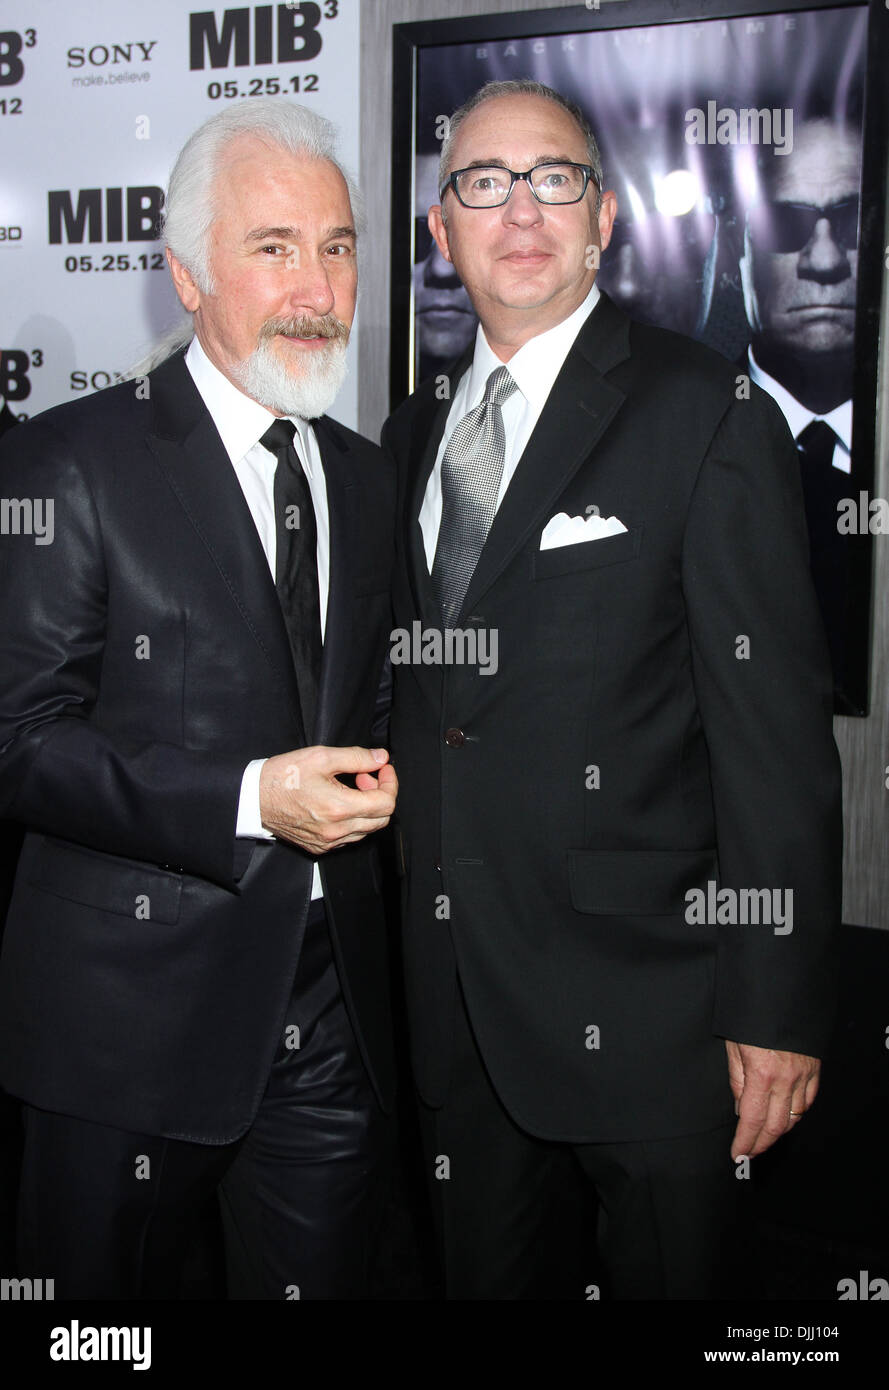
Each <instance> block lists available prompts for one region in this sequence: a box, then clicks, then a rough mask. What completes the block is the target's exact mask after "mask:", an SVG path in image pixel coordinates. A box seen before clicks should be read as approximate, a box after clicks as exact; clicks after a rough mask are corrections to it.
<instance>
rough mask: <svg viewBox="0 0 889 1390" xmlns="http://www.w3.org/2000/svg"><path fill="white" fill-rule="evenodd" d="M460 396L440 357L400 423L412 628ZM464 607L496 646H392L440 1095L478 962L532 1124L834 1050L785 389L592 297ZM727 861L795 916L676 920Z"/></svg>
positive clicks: (492, 1022) (494, 1047)
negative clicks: (429, 658) (782, 925)
mask: <svg viewBox="0 0 889 1390" xmlns="http://www.w3.org/2000/svg"><path fill="white" fill-rule="evenodd" d="M465 365H466V360H465V359H464V362H463V363H461V364H460V367H458V369H457V370H456V371H455V372H454V374H453V376H452V379H451V385H452V392H451V394H453V388H455V387H456V383H457V381H458V380H459V376H460V374H461V371H462V369H463V368H464V367H465ZM742 394H743V393H742ZM448 409H449V402H448V401H440V400H438V399H437V397H436V388H435V383H428V384H427V385H425V386H423V387H421V388H420V390H419V391H418V392H417V393H416V394H415V395H414V396H413V397H412V398H411V399H410V400H408V401H407V402H406V403H405V404H404V405H403V406H402V407H401V408H400V409H399V410H397V411H396V412H395V414H394V415H393V416H392V418H391V419H390V420H389V421H388V423H387V425H386V427H385V429H384V445H385V446H386V447H387V448H388V450H389V451H390V452H391V453H392V454H393V455H394V457H395V459H396V460H397V465H398V469H399V487H400V501H399V508H400V514H401V523H400V527H399V531H400V556H399V560H398V563H397V572H396V580H395V621H396V624H397V626H398V627H399V628H405V629H408V630H409V629H410V627H411V624H412V623H413V622H419V623H421V624H422V626H423V627H424V628H425V627H429V628H432V627H435V626H436V625H438V626H440V623H441V619H440V616H439V614H438V611H437V608H436V602H435V596H434V592H433V589H432V586H431V582H430V579H429V575H428V571H427V568H426V563H425V557H424V553H423V543H422V536H421V533H420V527H419V523H418V519H417V518H418V515H419V511H420V505H421V502H422V498H423V494H424V492H425V488H426V483H427V480H428V476H429V472H430V469H431V468H432V465H433V462H434V459H435V455H436V451H437V448H438V444H439V441H440V439H441V434H442V430H443V428H444V423H445V419H446V416H447V411H448ZM591 506H596V507H598V509H599V512H600V513H601V515H602V516H603V517H607V516H609V515H611V514H614V515H616V516H617V517H618V518H620V520H621V521H623V523H624V524H625V526H626V527H627V530H626V532H625V533H624V534H620V535H616V536H613V537H609V538H605V539H600V540H596V541H593V542H589V543H585V544H579V545H574V546H570V547H568V548H564V549H552V550H545V551H541V549H540V536H541V532H542V530H543V528H544V526H545V524H546V523H547V521H548V520H549V519H550V518H551V517H553V516H554V515H555V514H556V513H557V512H567V513H568V514H569V515H571V516H584V515H586V514H587V511H588V508H589V507H591ZM456 625H457V626H459V627H462V628H464V629H466V628H471V627H484V628H489V629H496V631H497V634H498V642H499V650H498V669H497V671H496V674H484V673H483V672H482V671H481V669H480V668H479V667H478V666H472V665H468V664H452V665H443V666H442V665H439V666H435V665H428V664H423V663H418V664H413V665H412V664H401V665H397V666H395V668H394V674H395V687H394V705H393V715H392V732H391V743H392V749H393V757H394V760H395V763H396V766H397V768H398V771H399V776H400V784H401V791H400V799H399V810H398V825H399V836H400V843H401V867H402V871H403V873H404V875H405V893H404V901H405V946H404V952H405V966H406V973H407V983H408V995H409V1006H410V1021H411V1031H412V1039H413V1042H412V1046H413V1059H414V1066H415V1071H416V1076H417V1079H418V1083H419V1087H420V1091H421V1094H422V1095H423V1097H424V1098H425V1099H426V1101H427V1102H429V1103H430V1104H433V1105H437V1104H441V1103H442V1101H443V1100H444V1099H445V1097H446V1095H447V1089H448V1080H449V1071H450V1036H451V1028H452V1019H453V1012H454V999H455V989H456V985H457V976H458V971H459V978H460V980H461V982H462V986H463V990H464V993H465V998H466V1001H467V1005H468V1009H469V1013H470V1016H471V1019H472V1022H473V1025H474V1028H475V1031H476V1035H477V1039H478V1042H479V1045H480V1048H481V1051H482V1054H483V1056H484V1058H485V1061H486V1063H487V1066H488V1069H489V1071H490V1075H491V1077H492V1080H493V1082H494V1086H495V1088H496V1089H497V1091H498V1093H499V1095H500V1097H501V1099H502V1101H503V1102H504V1104H505V1105H506V1107H507V1109H508V1110H509V1111H510V1113H511V1114H512V1115H513V1117H514V1118H515V1119H516V1120H517V1121H518V1122H519V1123H520V1124H521V1125H523V1126H524V1127H525V1128H526V1129H528V1130H529V1131H531V1132H532V1133H534V1134H537V1135H540V1136H543V1137H545V1138H549V1139H556V1140H569V1141H574V1142H594V1141H610V1140H614V1141H621V1140H635V1139H641V1138H646V1137H648V1138H653V1137H659V1136H662V1137H666V1136H670V1135H678V1134H682V1133H692V1132H695V1131H696V1130H703V1129H705V1128H708V1127H710V1126H715V1125H717V1124H719V1123H721V1122H724V1121H728V1120H731V1118H732V1116H733V1104H732V1099H731V1095H730V1092H729V1087H728V1081H727V1070H726V1056H725V1046H724V1039H726V1038H730V1039H734V1040H736V1041H739V1042H746V1043H752V1044H757V1045H759V1046H763V1047H772V1048H786V1049H791V1050H796V1051H800V1052H806V1053H811V1054H815V1055H820V1054H821V1052H822V1050H823V1048H824V1045H825V1043H826V1041H827V1038H828V1036H829V1032H830V1026H831V1011H832V997H833V943H834V939H835V935H834V929H835V927H836V926H837V925H838V923H839V915H840V857H841V843H842V842H841V810H840V771H839V762H838V757H837V753H836V748H835V746H834V743H833V738H832V726H831V682H830V676H829V671H828V664H827V656H826V649H825V643H824V637H823V631H822V628H821V625H820V622H819V619H818V615H817V612H816V605H815V600H814V596H813V591H812V585H811V580H810V577H809V573H808V564H807V550H806V538H805V521H804V517H803V511H802V505H801V499H800V483H799V467H798V465H797V460H796V453H795V450H794V447H793V443H792V440H791V439H790V436H789V434H788V431H787V428H786V425H785V423H784V420H783V417H782V416H781V413H780V411H779V410H778V408H777V406H776V405H775V404H774V402H773V401H772V400H771V399H770V398H769V397H768V396H766V395H765V394H764V393H762V392H760V391H758V390H756V389H755V388H754V390H753V392H752V395H751V397H750V399H748V400H745V399H738V397H737V395H736V383H735V369H734V368H733V367H732V365H731V364H730V363H728V362H727V361H726V360H725V359H724V358H722V357H720V356H718V355H717V354H714V353H712V352H711V351H709V350H708V349H706V348H703V347H701V346H700V345H699V344H696V343H694V342H692V341H691V340H689V339H685V338H682V337H679V336H678V335H675V334H672V333H669V332H665V331H663V330H660V329H654V328H648V327H643V326H641V325H637V324H634V323H632V322H631V321H630V320H629V319H628V318H627V317H626V315H625V314H624V313H623V312H622V311H621V310H619V309H618V308H617V307H616V306H615V305H614V304H613V302H612V301H611V300H609V299H608V297H607V296H605V295H603V296H602V299H601V300H600V302H599V304H598V305H597V307H596V309H595V310H594V312H593V313H592V315H591V316H590V318H589V319H588V321H587V322H586V324H585V325H584V327H583V328H582V329H581V332H580V334H579V336H578V338H577V340H576V342H575V344H574V346H573V348H572V350H571V352H570V353H569V355H568V357H567V359H566V361H565V364H564V366H563V368H562V371H561V372H560V374H559V376H558V379H557V381H556V383H555V385H554V387H553V389H552V392H551V394H550V396H549V399H548V401H547V404H546V406H545V408H544V410H543V413H542V414H541V416H540V419H539V422H538V424H537V426H536V428H535V430H534V433H533V435H532V437H531V439H530V441H529V443H528V445H527V448H526V450H525V452H524V454H523V456H522V458H521V460H520V462H519V465H518V468H517V470H516V472H515V475H514V477H513V479H512V481H511V483H510V486H509V489H508V491H507V492H506V494H505V497H504V499H503V502H502V504H501V506H500V508H499V510H498V512H497V515H496V517H495V519H494V522H493V525H492V527H491V531H490V534H489V536H488V540H487V543H486V545H485V547H484V550H483V552H482V555H481V558H480V560H479V563H478V567H477V569H476V571H475V574H474V577H473V579H472V582H471V584H470V587H469V591H468V593H467V596H466V601H465V604H464V607H463V611H462V615H461V618H460V619H459V621H458V623H457V624H456ZM745 637H746V638H747V639H749V657H745V655H744V654H745V651H746V649H747V648H746V644H745V643H744V642H743V640H742V639H743V638H745ZM449 730H452V731H457V732H456V733H454V734H452V735H451V736H450V737H448V731H449ZM710 882H712V883H714V884H715V885H716V889H714V890H713V891H717V890H720V891H721V890H722V889H724V888H730V889H734V890H736V891H740V890H742V889H760V888H762V889H778V890H781V892H782V893H784V894H786V892H787V891H788V890H790V891H792V893H793V898H792V906H793V921H792V927H793V929H792V932H790V933H789V934H775V932H774V928H773V926H768V925H762V924H761V925H740V924H738V925H728V924H720V923H717V922H715V921H714V922H711V923H709V924H696V923H694V922H693V921H689V920H686V910H687V908H688V907H689V905H690V903H689V900H687V898H686V894H687V893H688V891H689V890H690V889H693V888H699V889H702V890H704V891H706V889H707V884H708V883H710ZM745 901H746V902H747V904H748V906H747V912H748V915H752V910H751V908H750V905H749V904H750V900H749V899H745ZM760 901H762V900H760ZM774 901H775V902H776V905H777V907H778V911H779V913H780V912H782V911H783V909H784V907H785V905H786V902H787V899H786V896H785V897H784V898H781V899H777V900H774ZM737 902H738V906H739V915H740V914H741V907H740V904H741V899H740V897H739V898H738V899H737Z"/></svg>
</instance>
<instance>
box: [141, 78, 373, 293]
mask: <svg viewBox="0 0 889 1390" xmlns="http://www.w3.org/2000/svg"><path fill="white" fill-rule="evenodd" d="M244 135H252V136H255V137H256V138H258V139H260V140H264V141H265V142H266V143H267V144H269V145H273V146H277V147H278V148H280V149H282V150H287V151H288V152H289V153H290V154H299V155H310V156H312V157H314V158H315V159H326V160H328V161H329V162H330V163H331V164H332V165H333V166H334V167H335V168H336V169H338V170H339V172H340V173H341V174H342V176H343V178H344V179H345V181H346V187H347V188H348V190H349V199H350V201H351V204H352V216H353V218H354V221H355V227H356V230H357V231H359V232H360V231H361V230H362V227H363V225H364V207H363V201H362V198H361V194H360V193H359V191H358V187H357V185H356V183H355V180H354V179H353V178H352V176H351V174H350V173H349V172H348V170H346V169H345V168H343V166H342V164H340V162H339V161H338V159H337V158H336V145H337V133H336V128H335V126H334V125H333V124H332V123H331V122H330V121H328V120H327V119H326V117H324V116H320V115H319V114H318V113H317V112H316V111H312V110H310V109H309V107H308V106H299V105H297V103H296V102H294V101H285V100H283V99H282V98H280V97H257V98H255V99H254V98H248V99H247V100H245V101H241V102H239V103H238V104H237V105H236V106H228V107H226V108H225V110H224V111H220V112H218V114H217V115H215V116H211V117H210V119H209V120H208V121H205V122H204V124H203V125H201V126H198V128H197V130H196V131H195V132H194V134H193V135H192V136H190V137H189V139H188V140H187V141H186V142H185V145H184V146H183V148H182V150H181V152H180V154H179V157H178V158H177V160H176V163H175V164H174V165H173V170H172V173H171V174H170V182H169V186H168V189H167V199H166V206H165V211H164V242H165V244H166V245H167V246H168V247H169V249H170V250H171V251H172V253H173V255H174V256H175V257H176V259H177V260H178V261H180V262H181V263H182V265H184V266H185V268H186V270H188V271H189V273H190V275H191V277H192V279H193V280H194V282H195V284H196V285H197V287H198V289H199V290H201V291H202V293H204V294H212V292H213V277H212V274H211V271H210V254H209V253H210V228H211V227H212V225H213V220H214V217H215V215H216V204H215V194H216V187H217V176H218V174H219V172H220V167H221V164H222V160H223V156H224V154H225V151H226V149H227V147H228V146H229V145H230V144H231V143H232V141H234V140H237V139H238V138H239V137H240V136H244Z"/></svg>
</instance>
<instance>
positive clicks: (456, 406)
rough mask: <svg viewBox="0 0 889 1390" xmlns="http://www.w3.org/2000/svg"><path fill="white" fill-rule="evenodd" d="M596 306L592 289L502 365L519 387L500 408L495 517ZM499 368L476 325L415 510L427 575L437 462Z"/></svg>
mask: <svg viewBox="0 0 889 1390" xmlns="http://www.w3.org/2000/svg"><path fill="white" fill-rule="evenodd" d="M598 302H599V287H598V285H593V287H592V289H591V290H590V292H589V294H588V295H587V297H586V299H585V300H584V301H583V303H582V304H581V305H579V306H578V307H577V308H576V309H575V310H574V313H573V314H569V315H568V317H567V318H566V319H563V320H562V322H561V323H557V324H556V326H555V328H548V329H547V330H546V332H545V333H538V335H537V337H536V338H529V340H528V342H527V343H525V344H524V345H523V346H522V347H520V348H519V350H518V352H516V353H515V354H514V355H513V356H512V357H511V358H510V359H509V361H508V362H507V363H506V364H505V365H506V366H507V367H508V368H509V373H510V376H511V377H512V379H513V381H514V382H515V384H516V386H517V387H518V388H519V389H518V390H517V391H513V393H512V395H511V396H510V397H509V399H508V400H506V401H504V402H503V405H502V406H501V407H500V409H501V411H502V414H503V432H504V435H505V442H506V457H505V459H504V463H503V475H502V477H501V479H500V491H499V492H498V494H497V504H496V506H495V508H494V510H495V512H496V511H497V509H498V508H499V506H500V503H501V502H502V501H503V498H504V496H505V494H506V489H507V488H508V487H509V484H510V483H511V481H512V477H513V474H514V473H515V471H516V467H517V466H518V462H519V459H520V458H521V457H522V454H523V453H524V451H525V446H526V444H527V443H528V440H529V439H530V438H531V434H532V431H533V429H534V426H535V425H536V424H537V421H538V420H539V419H540V415H541V412H542V410H543V407H544V406H545V405H546V402H547V398H548V396H549V393H550V391H551V390H552V389H553V385H554V384H555V380H556V377H557V376H558V375H559V372H560V371H561V370H562V367H563V366H564V364H565V358H566V357H567V356H568V353H569V352H570V351H571V349H572V347H573V346H574V340H575V338H576V337H577V335H578V333H579V332H580V330H581V328H582V327H583V325H584V324H585V323H586V321H587V319H588V318H589V316H590V314H591V313H592V312H593V310H594V309H595V307H596V305H597V304H598ZM503 365H504V363H503V362H502V361H501V360H500V358H499V357H498V356H497V355H496V353H495V352H493V351H492V349H491V347H490V345H489V343H488V340H487V338H486V337H485V330H484V329H483V328H482V326H481V324H479V326H478V329H477V331H476V335H475V353H474V355H473V358H472V365H471V366H470V367H469V370H468V371H466V372H464V374H463V376H462V377H461V378H460V384H459V386H458V387H457V389H456V391H455V392H454V399H453V402H452V404H451V408H450V410H449V411H448V418H447V422H446V424H445V428H444V434H443V435H442V437H441V443H440V445H439V448H438V454H437V455H436V459H435V467H434V468H433V470H432V472H431V473H430V474H429V482H428V483H427V485H426V492H425V495H424V497H423V505H422V507H421V508H420V529H421V530H422V532H423V544H424V547H425V550H426V563H427V564H428V566H429V572H430V574H431V573H432V561H433V559H434V558H435V547H436V545H437V544H438V530H439V527H440V526H441V461H442V459H443V458H444V453H445V449H446V448H447V447H448V442H449V440H450V438H451V435H452V434H453V432H454V430H455V428H456V427H457V425H458V424H459V422H460V421H461V420H462V419H463V416H464V415H468V414H469V412H470V410H474V409H475V407H476V406H477V405H480V404H481V402H482V399H483V397H484V394H485V383H486V382H487V380H488V377H489V376H490V375H491V373H492V372H494V371H496V370H497V368H498V367H502V366H503Z"/></svg>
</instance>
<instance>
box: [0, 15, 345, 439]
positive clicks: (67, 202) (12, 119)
mask: <svg viewBox="0 0 889 1390" xmlns="http://www.w3.org/2000/svg"><path fill="white" fill-rule="evenodd" d="M358 7H359V0H318V3H302V4H299V3H290V4H279V5H251V6H243V7H238V8H232V9H222V8H217V9H203V8H201V7H200V4H199V3H196V4H193V5H191V6H190V5H189V4H188V0H152V3H151V4H145V3H143V0H3V4H2V10H0V397H2V398H4V399H5V400H6V401H7V402H8V404H9V407H10V409H12V410H13V411H14V412H15V413H16V414H17V415H19V416H22V417H25V416H29V415H35V414H36V413H37V412H38V411H40V410H45V409H47V408H48V407H49V406H51V405H57V404H59V403H60V402H62V401H68V400H77V399H78V398H79V397H80V396H83V395H85V394H86V393H87V392H89V391H94V390H99V389H101V388H102V387H103V386H107V385H108V384H110V383H112V382H113V381H114V380H115V379H116V378H117V376H118V375H119V374H121V373H124V372H126V371H127V369H128V368H130V367H131V366H132V365H133V364H135V363H136V362H138V361H139V360H140V359H141V358H142V357H143V356H144V355H145V354H146V352H147V351H148V350H150V348H151V347H152V345H153V344H154V343H155V342H156V341H157V339H158V338H159V337H160V336H161V335H162V334H163V333H164V332H166V331H168V330H169V329H170V328H171V326H173V325H174V324H175V323H176V322H177V321H178V320H179V319H180V318H181V310H180V309H179V306H178V301H177V299H176V296H175V294H174V292H173V289H172V285H171V284H170V279H169V272H168V271H167V267H166V263H165V261H164V257H163V254H162V246H161V242H160V240H159V238H158V216H159V214H160V212H161V211H162V207H163V190H164V187H165V184H166V180H167V176H168V174H169V171H170V168H171V166H172V163H173V160H174V159H175V156H176V154H177V152H178V150H179V149H180V147H181V146H182V145H183V143H184V142H185V139H186V138H187V136H188V135H189V134H190V132H191V131H192V130H193V129H194V128H195V127H196V126H198V125H199V124H200V123H201V122H202V121H203V120H205V119H206V118H207V117H208V116H211V115H213V114H214V112H216V111H219V110H220V109H221V108H223V107H225V106H227V105H229V104H230V103H232V102H237V101H250V100H251V99H253V98H255V97H257V96H276V97H278V98H280V100H282V101H286V100H288V99H289V100H292V101H298V102H303V103H304V104H305V105H307V106H311V107H312V108H313V109H314V110H317V111H319V112H321V113H322V114H323V115H325V116H328V117H329V118H330V119H331V120H333V121H334V122H335V124H336V125H337V127H338V129H339V131H340V137H341V138H340V154H341V157H342V159H343V161H344V163H345V164H346V165H347V166H348V167H349V168H350V169H351V170H353V171H357V168H358V139H359V21H358ZM356 339H357V334H355V333H354V332H353V335H352V346H351V347H350V354H351V361H350V368H351V369H350V373H349V377H348V379H347V382H346V385H345V386H344V387H343V390H342V392H341V394H340V396H339V398H338V400H337V402H336V405H335V406H334V408H333V413H334V414H335V415H336V416H337V418H339V419H341V420H343V421H344V423H346V424H349V425H353V426H354V425H355V422H356V417H357V383H356V374H357V367H356Z"/></svg>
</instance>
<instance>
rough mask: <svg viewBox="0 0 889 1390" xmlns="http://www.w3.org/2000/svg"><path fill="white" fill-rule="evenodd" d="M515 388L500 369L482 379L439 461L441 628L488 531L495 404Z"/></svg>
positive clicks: (496, 452) (496, 437) (457, 604)
mask: <svg viewBox="0 0 889 1390" xmlns="http://www.w3.org/2000/svg"><path fill="white" fill-rule="evenodd" d="M516 390H518V387H517V386H516V383H515V382H514V381H513V379H512V377H511V376H510V374H509V371H508V369H507V368H506V367H498V368H497V369H496V371H493V372H492V373H491V375H490V376H489V377H488V380H487V381H486V382H485V394H484V399H483V400H482V402H481V404H480V405H477V406H476V407H475V409H474V410H470V412H469V414H468V415H464V416H463V419H462V420H460V421H459V423H458V424H457V426H456V428H455V430H454V432H453V434H452V435H451V437H450V439H449V440H448V447H447V448H446V449H445V452H444V458H443V459H442V461H441V525H440V527H439V530H438V544H437V545H436V548H435V558H434V560H433V562H432V583H433V584H434V586H435V591H436V593H437V594H438V601H439V603H440V604H441V613H442V618H443V620H444V625H445V627H450V626H451V624H452V623H453V622H454V620H455V619H456V617H457V615H458V613H459V612H460V609H461V607H462V606H463V600H464V598H465V597H466V591H467V589H468V588H469V581H470V580H471V579H472V576H473V573H474V572H475V567H476V565H477V564H478V557H479V556H480V555H481V553H482V547H483V546H484V543H485V541H486V540H487V537H488V532H489V531H490V529H491V522H492V521H493V520H494V512H495V510H496V507H497V494H498V492H499V491H500V479H501V477H502V475H503V463H504V460H505V458H506V435H505V432H504V429H503V415H502V413H501V409H500V407H501V406H502V405H503V402H504V401H506V400H508V399H509V397H510V396H511V395H512V393H513V391H516Z"/></svg>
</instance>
